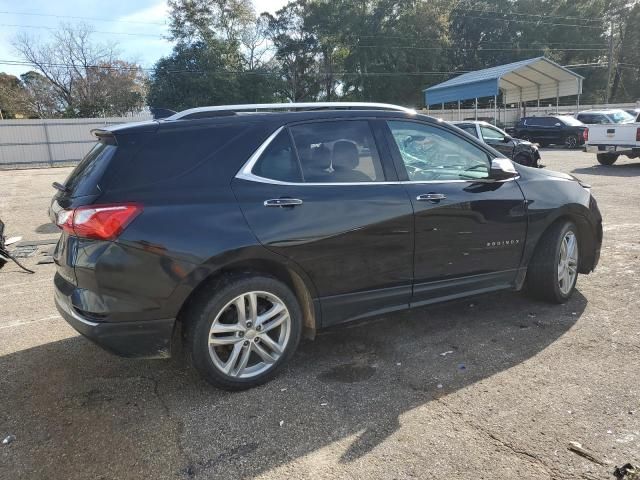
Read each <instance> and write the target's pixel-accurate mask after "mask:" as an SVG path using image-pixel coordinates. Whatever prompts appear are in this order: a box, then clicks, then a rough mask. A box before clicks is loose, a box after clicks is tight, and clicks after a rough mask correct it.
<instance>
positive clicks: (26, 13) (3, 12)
mask: <svg viewBox="0 0 640 480" xmlns="http://www.w3.org/2000/svg"><path fill="white" fill-rule="evenodd" d="M0 14H4V15H28V16H33V17H53V18H62V19H67V18H73V19H76V20H91V21H93V22H109V23H132V24H138V25H157V26H162V27H164V26H166V23H159V22H140V21H136V20H116V19H110V18H97V17H80V16H73V15H54V14H51V13H32V12H10V11H6V10H0Z"/></svg>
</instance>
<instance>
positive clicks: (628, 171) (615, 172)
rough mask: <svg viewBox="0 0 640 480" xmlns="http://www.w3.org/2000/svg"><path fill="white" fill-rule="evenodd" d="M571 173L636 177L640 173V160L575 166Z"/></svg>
mask: <svg viewBox="0 0 640 480" xmlns="http://www.w3.org/2000/svg"><path fill="white" fill-rule="evenodd" d="M571 173H575V174H582V175H599V176H606V177H635V176H637V175H640V162H634V163H615V164H613V165H600V164H596V165H593V166H591V167H580V168H574V169H573V170H572V171H571Z"/></svg>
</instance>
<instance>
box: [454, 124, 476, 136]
mask: <svg viewBox="0 0 640 480" xmlns="http://www.w3.org/2000/svg"><path fill="white" fill-rule="evenodd" d="M457 127H459V128H461V129H462V130H464V131H465V132H467V133H470V134H471V135H473V136H474V137H476V138H478V132H477V131H476V127H475V125H457Z"/></svg>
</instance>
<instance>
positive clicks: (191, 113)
mask: <svg viewBox="0 0 640 480" xmlns="http://www.w3.org/2000/svg"><path fill="white" fill-rule="evenodd" d="M343 108H344V109H356V110H396V111H400V112H405V113H412V114H415V113H416V111H415V110H413V109H411V108H406V107H401V106H399V105H392V104H389V103H368V102H305V103H255V104H246V105H217V106H213V107H197V108H190V109H188V110H183V111H181V112H178V113H176V114H174V115H171V116H170V117H167V118H166V119H165V120H180V119H188V118H203V117H206V116H207V115H206V114H207V113H211V116H212V117H213V116H217V115H220V112H228V114H229V113H232V112H239V111H246V112H258V111H263V110H324V109H336V110H339V109H343Z"/></svg>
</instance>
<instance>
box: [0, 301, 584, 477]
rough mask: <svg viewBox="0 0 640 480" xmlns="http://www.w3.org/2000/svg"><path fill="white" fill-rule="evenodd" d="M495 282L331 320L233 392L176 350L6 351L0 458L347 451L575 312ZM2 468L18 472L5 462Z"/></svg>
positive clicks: (84, 460) (149, 471) (71, 465)
mask: <svg viewBox="0 0 640 480" xmlns="http://www.w3.org/2000/svg"><path fill="white" fill-rule="evenodd" d="M586 304H587V300H586V299H585V297H584V296H582V295H581V294H580V293H579V292H576V294H575V295H574V297H573V298H572V300H571V301H570V302H569V303H568V304H566V305H562V306H551V305H547V304H542V303H537V302H533V301H531V300H528V299H527V298H525V297H524V296H522V295H518V294H514V293H509V292H505V293H498V294H493V295H488V296H484V297H481V298H477V299H467V300H464V301H458V302H455V303H449V304H443V305H438V306H432V307H426V308H421V309H417V310H414V311H412V312H406V313H402V314H396V315H393V316H386V317H384V318H381V319H378V320H374V321H370V322H365V323H360V324H357V325H349V326H343V327H339V328H332V329H331V330H328V331H326V332H324V333H322V334H321V335H319V336H318V337H317V338H316V340H315V341H313V342H304V343H303V344H302V345H301V347H300V349H299V351H298V353H297V354H296V355H295V356H294V358H293V359H292V362H291V364H290V365H289V366H288V367H287V368H286V369H285V370H284V371H283V372H282V374H281V375H280V376H279V377H278V378H277V379H275V380H274V381H272V382H271V383H268V384H266V385H264V386H262V387H258V388H255V389H252V390H249V391H245V392H239V393H229V392H224V391H221V390H217V389H215V388H213V387H211V386H209V385H208V384H206V383H204V382H203V381H202V380H200V379H199V378H198V377H197V375H196V374H195V373H194V372H193V370H192V369H191V367H189V366H186V365H185V364H184V363H183V362H181V361H179V360H170V361H131V360H126V359H120V358H116V357H113V356H111V355H109V354H107V353H105V352H103V351H102V350H100V349H99V348H98V347H96V346H94V345H92V344H90V343H89V342H88V341H87V340H85V339H83V338H81V337H71V338H68V339H65V340H61V341H57V342H53V343H47V344H44V345H41V346H38V347H35V348H30V349H27V350H22V351H18V352H16V353H12V354H8V355H5V356H3V357H0V384H1V386H2V388H1V389H0V401H1V402H2V405H3V408H2V409H1V410H0V432H6V433H7V434H9V433H11V434H14V435H16V441H15V442H14V443H13V444H12V445H10V446H9V447H10V448H4V449H2V452H1V453H0V458H1V459H2V462H1V463H2V464H4V467H2V468H5V469H7V473H9V472H13V474H14V475H13V476H16V474H18V476H24V477H26V478H65V479H75V478H78V479H81V478H82V479H86V478H105V479H106V478H118V479H125V478H207V479H209V478H218V477H220V478H246V477H250V476H253V475H258V474H260V473H264V472H267V471H270V470H272V469H274V468H277V467H279V466H282V465H284V464H287V463H289V462H291V461H293V460H295V459H298V458H301V457H303V456H305V455H308V454H310V453H312V452H314V451H317V450H319V449H321V448H323V447H325V446H327V445H330V444H332V443H334V442H338V443H341V444H342V443H344V448H343V450H342V451H343V453H342V454H341V460H340V461H341V462H344V463H348V462H353V461H356V460H357V459H359V458H360V457H362V456H363V455H365V454H366V453H368V452H370V451H371V450H372V449H374V448H375V447H376V446H377V445H379V444H380V443H381V442H383V441H385V439H387V438H388V437H389V436H390V435H392V434H393V433H394V432H395V431H396V430H398V429H399V426H400V417H401V416H402V415H403V414H404V413H406V412H408V411H410V410H412V409H414V408H416V407H420V406H423V405H425V404H428V403H429V402H433V401H438V399H442V398H443V397H446V396H447V395H448V394H450V393H453V392H455V391H457V390H459V389H462V388H464V387H467V386H469V385H471V384H473V383H475V382H478V381H480V380H482V379H485V378H488V377H490V376H492V375H495V374H496V373H498V372H501V371H504V370H507V369H509V368H512V367H514V366H516V365H518V364H520V363H522V362H525V361H526V360H528V359H530V358H531V357H533V356H534V355H536V354H537V353H539V352H540V351H541V350H543V349H545V348H546V347H547V346H549V345H550V344H551V343H553V342H554V341H556V340H557V339H558V338H559V337H561V336H562V335H563V334H564V333H565V332H566V331H567V330H569V329H570V328H571V327H572V326H573V325H574V323H575V322H576V321H578V319H579V318H580V316H581V314H582V312H583V311H584V309H585V307H586ZM8 476H9V477H10V476H12V475H8Z"/></svg>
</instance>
